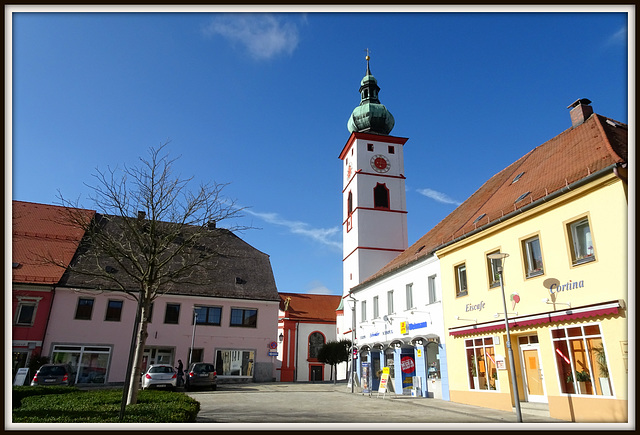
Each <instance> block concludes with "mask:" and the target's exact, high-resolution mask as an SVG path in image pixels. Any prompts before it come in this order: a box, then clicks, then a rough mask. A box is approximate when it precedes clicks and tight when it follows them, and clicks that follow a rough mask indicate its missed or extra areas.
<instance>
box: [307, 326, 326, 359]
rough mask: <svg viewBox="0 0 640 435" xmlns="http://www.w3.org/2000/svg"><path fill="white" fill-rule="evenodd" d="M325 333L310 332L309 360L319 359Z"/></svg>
mask: <svg viewBox="0 0 640 435" xmlns="http://www.w3.org/2000/svg"><path fill="white" fill-rule="evenodd" d="M324 343H325V339H324V335H322V333H320V332H313V333H311V334H309V361H317V360H318V354H319V353H320V348H321V347H322V346H324Z"/></svg>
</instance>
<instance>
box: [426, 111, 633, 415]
mask: <svg viewBox="0 0 640 435" xmlns="http://www.w3.org/2000/svg"><path fill="white" fill-rule="evenodd" d="M589 103H590V102H589V101H588V100H579V101H577V102H576V103H574V105H572V106H570V107H571V108H572V114H571V115H572V116H571V118H572V120H573V126H572V127H571V128H570V129H569V130H567V131H565V132H563V133H562V134H560V135H559V136H557V137H555V138H553V139H552V140H550V141H548V142H546V143H544V144H543V145H541V146H540V147H538V148H536V149H534V150H533V151H531V152H530V153H529V154H527V155H526V156H524V157H523V158H522V159H520V160H519V161H518V162H516V164H514V165H511V166H510V167H509V168H507V169H505V170H504V171H502V172H501V173H499V174H498V175H496V176H495V177H494V178H497V179H498V180H493V181H498V182H499V187H497V188H492V187H490V185H491V184H492V180H490V181H489V182H487V184H485V186H483V187H482V188H481V189H480V190H479V191H478V192H479V194H480V195H481V196H484V204H483V205H482V206H481V207H479V208H478V209H477V210H476V211H475V212H474V213H473V215H468V216H469V219H470V220H469V222H468V223H471V219H473V220H476V219H480V221H478V222H477V223H476V224H478V225H482V226H481V227H480V230H477V229H476V230H475V231H470V232H468V233H466V234H464V236H460V237H458V238H456V239H454V240H453V241H451V242H450V243H446V244H445V245H444V246H442V247H440V248H439V249H438V250H437V255H438V256H439V258H440V264H441V268H442V286H443V303H444V308H445V324H446V326H447V329H448V334H447V339H446V341H447V350H448V353H449V361H450V364H449V378H450V379H451V383H450V389H451V391H450V394H451V399H452V400H453V401H457V402H462V403H468V404H473V405H478V406H489V407H492V408H497V409H504V410H511V409H512V406H513V405H514V403H515V398H514V397H513V390H514V386H513V385H512V383H511V369H510V365H509V360H508V359H509V352H508V347H507V343H508V341H510V343H511V349H512V352H513V356H514V367H515V374H516V383H517V394H518V398H519V400H520V401H522V402H540V403H545V404H547V405H548V409H549V413H550V416H551V417H554V418H559V419H563V420H569V421H576V422H626V421H628V414H627V407H628V391H627V385H628V365H627V346H628V317H629V311H628V310H629V307H628V282H627V276H628V270H627V256H626V253H627V249H628V246H627V240H628V239H627V228H628V227H627V224H628V222H627V207H628V200H627V185H626V178H625V176H624V172H625V166H626V135H627V127H626V125H623V124H620V123H618V122H616V121H614V120H611V119H608V118H605V117H603V116H600V115H597V114H593V113H592V109H591V106H590V105H589ZM576 112H578V113H576ZM576 119H577V121H576ZM463 206H464V205H463ZM454 213H455V212H454ZM496 218H499V219H496ZM468 228H471V227H468ZM499 253H505V254H508V257H506V258H505V259H504V260H502V263H501V264H499V263H498V262H496V261H495V260H491V259H490V258H489V255H491V254H499ZM498 267H502V272H500V270H499V269H498ZM501 275H502V286H504V298H505V299H504V300H505V302H506V310H507V311H506V314H507V315H508V317H509V327H510V337H508V336H507V335H506V327H505V310H504V309H503V305H504V303H503V294H502V286H501V284H500V277H501ZM509 338H510V340H509Z"/></svg>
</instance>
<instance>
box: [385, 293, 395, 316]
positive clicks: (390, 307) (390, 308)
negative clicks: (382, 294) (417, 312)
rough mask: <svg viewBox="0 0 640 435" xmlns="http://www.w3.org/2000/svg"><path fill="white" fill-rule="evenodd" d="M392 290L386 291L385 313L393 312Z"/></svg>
mask: <svg viewBox="0 0 640 435" xmlns="http://www.w3.org/2000/svg"><path fill="white" fill-rule="evenodd" d="M393 313H395V311H394V310H393V290H389V291H388V292H387V314H393Z"/></svg>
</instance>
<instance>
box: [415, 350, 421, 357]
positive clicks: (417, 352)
mask: <svg viewBox="0 0 640 435" xmlns="http://www.w3.org/2000/svg"><path fill="white" fill-rule="evenodd" d="M416 356H417V357H418V358H420V357H421V356H422V349H420V348H417V349H416Z"/></svg>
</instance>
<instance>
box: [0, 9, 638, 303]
mask: <svg viewBox="0 0 640 435" xmlns="http://www.w3.org/2000/svg"><path fill="white" fill-rule="evenodd" d="M89 9H90V8H89ZM26 10H28V11H29V12H22V11H26ZM67 10H68V9H59V10H58V11H67ZM90 10H97V9H90ZM138 10H142V11H146V10H145V8H144V7H142V8H139V9H138ZM149 10H150V9H149ZM165 10H168V9H167V8H165ZM195 10H198V9H184V10H183V13H131V12H130V11H127V10H126V9H124V10H122V11H124V13H123V12H121V13H102V12H96V13H78V12H65V13H51V12H53V11H56V9H55V8H53V7H48V8H46V9H43V11H45V12H37V9H35V8H34V7H28V8H27V7H25V8H22V9H20V8H17V7H16V8H14V9H13V12H14V14H13V16H12V34H11V37H12V41H11V43H12V45H7V47H11V48H12V52H11V55H12V57H11V58H10V60H11V62H12V63H11V67H10V69H7V71H10V72H11V79H12V83H11V87H10V88H9V89H10V90H11V94H10V95H9V94H7V96H8V97H9V96H10V97H11V100H10V101H11V103H12V107H11V109H12V110H11V112H9V113H7V118H6V119H7V120H8V121H7V122H9V121H10V122H11V124H10V125H11V126H12V129H11V130H10V131H8V133H7V138H8V139H7V141H6V142H5V143H6V144H11V145H12V146H11V147H8V146H7V147H5V153H6V160H7V162H8V163H7V164H8V165H11V169H12V171H11V178H10V179H9V177H8V176H7V196H8V197H12V198H13V199H17V200H22V201H31V202H40V203H49V204H55V203H57V196H58V191H60V192H62V194H63V195H64V196H65V197H66V198H72V199H74V198H79V199H80V203H81V204H83V205H85V206H87V207H89V208H91V203H90V201H89V200H88V196H87V195H88V193H89V190H88V189H87V187H86V186H85V184H94V179H93V177H92V175H93V174H95V172H96V168H99V169H106V168H107V167H108V166H111V167H114V166H122V165H123V164H128V165H131V164H135V163H136V162H137V159H138V157H141V156H146V155H147V151H148V149H149V147H152V146H154V147H157V146H159V145H161V144H162V143H164V142H166V141H170V145H169V147H168V150H169V152H170V154H171V156H173V157H178V156H180V159H179V160H178V161H177V162H176V171H177V172H179V173H180V174H181V175H183V176H185V177H190V176H193V177H194V183H196V184H195V185H194V186H193V187H194V188H195V187H197V183H199V182H213V181H215V182H217V183H230V184H229V185H228V186H227V187H226V188H225V190H224V192H225V194H226V195H227V196H228V197H230V198H233V199H235V200H236V201H237V202H238V203H239V204H241V205H243V206H246V207H248V209H247V210H246V213H245V217H244V218H242V219H241V220H240V221H239V222H238V223H240V224H243V225H251V226H254V227H258V228H260V229H254V230H249V231H246V232H244V233H242V234H240V236H241V237H242V238H243V239H244V240H246V241H247V242H248V243H250V244H251V245H253V246H254V247H256V248H257V249H259V250H261V251H263V252H265V253H267V254H269V255H270V258H271V263H272V266H273V270H274V275H275V278H276V284H277V286H278V289H279V291H282V292H297V293H329V294H342V249H341V244H342V232H341V231H342V230H341V223H342V194H341V190H342V185H341V183H342V178H341V169H342V166H341V161H340V160H339V158H338V155H339V153H340V151H341V150H342V147H343V146H344V144H345V143H346V141H347V139H348V137H349V132H348V130H347V120H348V118H349V115H350V114H351V111H352V110H353V109H354V108H355V107H356V106H357V105H358V104H359V103H360V96H359V93H358V88H359V85H360V80H361V79H362V77H363V76H364V73H365V70H366V62H365V59H364V57H365V49H366V48H369V49H370V50H371V71H372V73H373V75H374V76H375V77H376V79H377V80H378V84H379V85H380V88H381V91H380V100H381V102H382V103H383V104H384V105H385V106H386V107H387V108H388V109H389V111H390V112H391V113H392V114H393V116H394V118H395V121H396V124H395V127H394V129H393V131H392V133H391V134H392V135H395V136H400V137H407V138H409V140H408V142H407V144H406V145H405V147H404V155H405V176H406V177H407V180H406V189H407V208H408V211H409V213H408V227H409V244H412V243H413V242H415V241H416V240H417V239H418V238H419V237H421V236H422V235H423V234H425V233H426V232H427V231H429V230H430V229H431V228H432V227H433V226H435V225H436V224H437V223H438V222H440V221H441V220H442V219H443V218H444V217H446V216H447V215H448V214H449V213H450V212H451V211H453V210H454V209H455V207H456V206H457V205H458V204H459V203H461V202H462V201H464V200H465V199H466V198H467V197H469V196H470V195H471V194H472V193H473V192H475V191H476V190H477V189H478V188H479V187H480V186H481V185H482V183H484V181H486V180H487V179H488V178H489V177H491V176H493V175H494V174H495V173H497V172H499V171H500V170H502V169H503V168H504V167H506V166H507V165H508V164H510V163H511V162H513V161H514V160H516V159H518V158H519V157H521V156H522V155H524V154H525V153H527V152H528V151H530V150H531V149H533V148H534V147H536V146H538V145H540V144H542V143H543V142H545V141H546V140H549V139H551V138H552V137H554V136H556V135H557V134H559V133H561V132H562V131H564V130H566V129H567V128H569V127H570V126H571V122H570V117H569V111H568V109H567V106H568V105H569V104H571V103H572V102H574V101H575V100H577V99H578V98H588V99H590V100H591V101H592V106H593V108H594V111H595V112H596V113H599V114H602V115H605V116H608V117H611V118H613V119H616V120H618V121H621V122H624V123H627V122H628V119H627V117H628V109H629V103H630V100H629V96H630V95H632V93H630V92H629V89H628V80H629V72H628V67H629V64H628V43H627V41H628V38H629V36H628V34H629V33H630V32H629V30H628V29H627V20H628V16H627V13H625V11H624V10H623V9H622V8H619V7H618V8H617V9H615V8H613V7H611V8H602V7H601V8H599V9H594V8H591V9H584V8H582V9H578V8H569V7H567V8H564V9H562V11H564V12H558V11H559V9H556V10H554V9H548V12H545V10H544V9H537V8H529V9H527V10H533V11H534V12H526V13H514V12H511V13H507V12H500V13H478V12H476V11H478V9H473V10H470V12H460V10H459V9H455V11H456V12H437V13H434V12H428V9H421V10H420V12H416V10H417V9H414V11H413V12H411V13H400V12H379V13H350V12H329V10H328V9H327V10H326V11H324V9H318V8H316V10H320V11H324V12H306V13H273V14H266V13H257V14H249V13H246V12H247V10H246V9H243V11H244V12H245V13H242V14H231V13H204V12H193V11H195ZM200 10H203V9H202V8H200ZM481 10H483V11H484V9H481ZM486 10H488V9H486ZM519 10H520V9H519ZM113 11H117V10H115V9H114V10H113ZM302 11H303V12H304V9H303V10H302ZM425 11H427V12H425ZM587 11H596V12H587ZM631 31H632V32H635V29H633V28H632V29H631ZM631 34H632V36H634V33H631ZM632 62H633V63H631V65H634V62H635V59H634V58H633V59H632ZM632 78H633V79H634V80H635V74H633V75H632ZM634 103H635V101H631V105H632V106H633V104H634ZM8 125H9V124H8ZM9 153H11V154H9ZM9 186H10V188H11V191H10V192H9Z"/></svg>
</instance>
